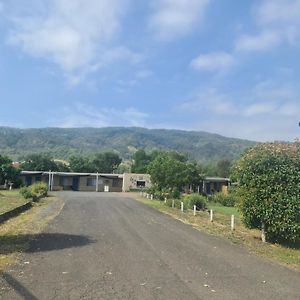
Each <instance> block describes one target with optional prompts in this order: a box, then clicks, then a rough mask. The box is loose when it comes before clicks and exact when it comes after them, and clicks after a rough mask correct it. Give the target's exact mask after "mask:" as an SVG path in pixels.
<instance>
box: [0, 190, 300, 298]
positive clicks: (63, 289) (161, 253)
mask: <svg viewBox="0 0 300 300" xmlns="http://www.w3.org/2000/svg"><path fill="white" fill-rule="evenodd" d="M57 195H58V196H59V197H61V198H63V199H64V201H65V203H66V204H65V207H64V209H63V210H62V212H61V213H60V215H59V216H58V217H57V218H56V219H55V220H54V221H53V222H52V223H51V224H50V225H49V226H48V228H47V229H46V231H45V232H44V233H43V234H41V235H39V236H37V238H36V239H35V240H34V241H33V242H32V243H31V245H30V248H29V249H28V251H27V252H26V253H24V254H22V256H21V260H20V263H19V264H17V265H14V266H11V267H10V268H8V270H7V272H6V273H4V274H3V276H2V277H1V278H0V298H1V299H231V300H232V299H272V300H275V299H285V300H287V299H299V298H300V296H299V295H300V273H298V272H296V271H292V270H289V269H287V268H285V267H283V266H279V265H277V264H275V263H272V262H270V261H268V260H265V259H263V258H260V257H256V256H253V255H251V254H249V253H247V251H246V250H245V249H243V248H242V247H240V246H236V245H232V244H231V243H230V242H228V241H226V240H224V239H222V238H218V237H214V236H211V235H207V234H204V233H202V232H199V231H197V230H195V229H193V228H192V227H191V226H189V225H185V224H182V223H181V222H179V221H177V220H174V219H172V218H171V217H169V216H167V215H164V214H162V213H160V212H158V211H156V210H154V209H152V208H150V207H148V206H145V205H143V204H141V203H139V202H136V201H135V200H132V199H130V198H126V195H124V194H115V193H80V192H60V193H57Z"/></svg>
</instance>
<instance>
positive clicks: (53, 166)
mask: <svg viewBox="0 0 300 300" xmlns="http://www.w3.org/2000/svg"><path fill="white" fill-rule="evenodd" d="M21 169H23V170H28V171H49V170H51V171H58V172H59V171H67V170H68V167H67V166H66V165H63V164H62V163H56V162H55V161H54V160H53V159H52V157H51V156H50V155H48V154H44V153H42V154H30V155H28V156H27V157H26V158H25V161H24V162H23V163H22V164H21Z"/></svg>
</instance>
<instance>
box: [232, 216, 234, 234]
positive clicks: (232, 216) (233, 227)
mask: <svg viewBox="0 0 300 300" xmlns="http://www.w3.org/2000/svg"><path fill="white" fill-rule="evenodd" d="M231 231H234V215H231Z"/></svg>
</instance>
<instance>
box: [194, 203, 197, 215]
mask: <svg viewBox="0 0 300 300" xmlns="http://www.w3.org/2000/svg"><path fill="white" fill-rule="evenodd" d="M196 210H197V206H196V205H194V216H196Z"/></svg>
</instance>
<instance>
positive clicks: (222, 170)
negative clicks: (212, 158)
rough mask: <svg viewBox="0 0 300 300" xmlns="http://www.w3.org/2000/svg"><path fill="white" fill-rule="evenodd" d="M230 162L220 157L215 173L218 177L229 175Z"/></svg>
mask: <svg viewBox="0 0 300 300" xmlns="http://www.w3.org/2000/svg"><path fill="white" fill-rule="evenodd" d="M231 165H232V162H231V160H229V159H226V158H224V159H221V160H219V161H218V162H217V167H216V169H217V170H216V173H217V174H216V175H217V176H220V177H225V178H228V177H229V176H230V168H231Z"/></svg>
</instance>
